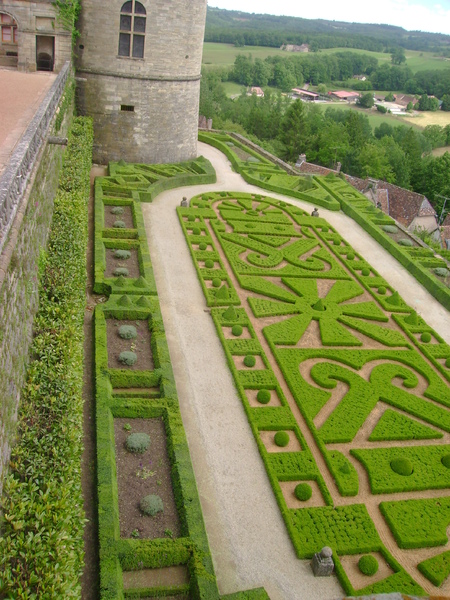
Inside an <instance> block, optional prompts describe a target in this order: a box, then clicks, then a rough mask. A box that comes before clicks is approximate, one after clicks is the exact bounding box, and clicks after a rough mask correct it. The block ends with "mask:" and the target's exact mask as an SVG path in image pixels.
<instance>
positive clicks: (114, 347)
mask: <svg viewBox="0 0 450 600" xmlns="http://www.w3.org/2000/svg"><path fill="white" fill-rule="evenodd" d="M124 326H126V327H132V328H134V329H135V330H136V337H134V338H132V339H123V338H121V337H120V335H119V330H120V329H121V327H124ZM106 336H107V341H108V368H110V369H127V370H133V371H151V370H153V369H154V363H153V355H152V349H151V332H150V329H149V323H148V321H147V320H136V321H130V320H118V319H107V320H106ZM123 352H132V353H134V354H135V355H136V357H137V360H136V362H135V363H134V364H133V365H126V364H123V363H122V362H120V360H119V356H120V355H121V353H123Z"/></svg>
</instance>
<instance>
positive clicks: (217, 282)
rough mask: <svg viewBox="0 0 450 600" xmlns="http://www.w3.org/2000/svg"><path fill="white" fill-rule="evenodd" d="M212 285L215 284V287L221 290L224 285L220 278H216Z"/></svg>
mask: <svg viewBox="0 0 450 600" xmlns="http://www.w3.org/2000/svg"><path fill="white" fill-rule="evenodd" d="M212 284H213V287H215V288H219V287H220V286H221V285H222V280H221V279H219V278H218V277H214V279H213V280H212Z"/></svg>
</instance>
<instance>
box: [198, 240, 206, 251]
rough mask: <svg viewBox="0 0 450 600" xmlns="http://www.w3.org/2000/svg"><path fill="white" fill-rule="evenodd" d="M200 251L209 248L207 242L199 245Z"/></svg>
mask: <svg viewBox="0 0 450 600" xmlns="http://www.w3.org/2000/svg"><path fill="white" fill-rule="evenodd" d="M198 247H199V249H200V250H206V248H207V247H208V246H207V244H205V242H200V244H199V245H198Z"/></svg>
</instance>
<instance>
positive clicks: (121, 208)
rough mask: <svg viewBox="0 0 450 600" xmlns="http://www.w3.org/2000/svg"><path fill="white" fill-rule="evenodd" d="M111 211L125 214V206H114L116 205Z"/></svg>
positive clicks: (114, 213)
mask: <svg viewBox="0 0 450 600" xmlns="http://www.w3.org/2000/svg"><path fill="white" fill-rule="evenodd" d="M111 213H112V214H113V215H123V213H124V208H123V206H114V207H113V208H112V209H111Z"/></svg>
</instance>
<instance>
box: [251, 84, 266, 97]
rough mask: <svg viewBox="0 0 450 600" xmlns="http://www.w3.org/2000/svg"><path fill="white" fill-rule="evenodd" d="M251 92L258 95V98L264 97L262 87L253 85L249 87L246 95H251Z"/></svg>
mask: <svg viewBox="0 0 450 600" xmlns="http://www.w3.org/2000/svg"><path fill="white" fill-rule="evenodd" d="M253 94H255V95H256V96H258V98H264V92H263V91H262V89H261V88H260V87H256V86H255V87H252V88H250V91H249V92H248V95H249V96H252V95H253Z"/></svg>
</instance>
